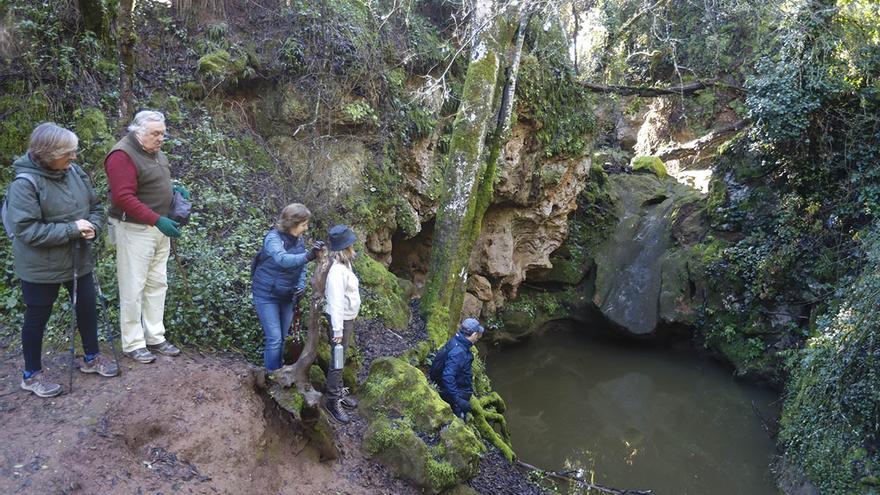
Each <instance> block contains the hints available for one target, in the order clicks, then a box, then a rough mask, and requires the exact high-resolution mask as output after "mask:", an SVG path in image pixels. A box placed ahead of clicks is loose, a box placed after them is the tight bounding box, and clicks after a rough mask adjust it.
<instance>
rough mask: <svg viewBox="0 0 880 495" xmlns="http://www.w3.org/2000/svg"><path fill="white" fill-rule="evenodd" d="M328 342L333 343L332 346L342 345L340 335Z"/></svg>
mask: <svg viewBox="0 0 880 495" xmlns="http://www.w3.org/2000/svg"><path fill="white" fill-rule="evenodd" d="M330 341H331V342H333V343H334V344H341V343H342V335H340V336H339V337H333V338H331V339H330Z"/></svg>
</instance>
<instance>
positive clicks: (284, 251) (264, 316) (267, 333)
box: [251, 203, 324, 371]
mask: <svg viewBox="0 0 880 495" xmlns="http://www.w3.org/2000/svg"><path fill="white" fill-rule="evenodd" d="M311 217H312V213H311V212H310V211H309V209H308V208H306V207H305V205H302V204H300V203H292V204H289V205H287V206H285V207H284V209H283V210H281V215H279V217H278V221H277V222H276V224H275V228H273V229H272V230H270V231H269V232H268V233H267V234H266V237H265V238H264V239H263V248H262V249H261V250H260V252H259V253H257V256H256V257H255V258H254V263H253V266H252V270H251V271H252V274H253V284H252V285H253V296H254V306H255V307H256V309H257V317H259V319H260V324H261V325H262V326H263V336H264V348H263V366H265V367H266V369H267V370H268V371H275V370H277V369H278V368H280V367H281V364H282V363H281V355H282V351H283V344H284V338H285V337H286V336H287V331H288V329H289V328H290V323H291V321H292V320H293V308H294V304H295V303H296V301H297V299H298V298H299V297H301V296H302V294H303V292H304V291H305V286H306V263H308V262H309V261H312V260H314V259H315V256H316V255H317V253H318V251H320V250H321V249H323V247H324V243H323V242H321V241H316V242H315V243H314V245H312V248H311V249H309V250H308V251H306V248H305V242H304V241H303V238H302V235H303V233H305V231H307V230H308V229H309V219H310V218H311Z"/></svg>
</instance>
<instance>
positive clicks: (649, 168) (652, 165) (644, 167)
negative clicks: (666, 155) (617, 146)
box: [630, 156, 668, 179]
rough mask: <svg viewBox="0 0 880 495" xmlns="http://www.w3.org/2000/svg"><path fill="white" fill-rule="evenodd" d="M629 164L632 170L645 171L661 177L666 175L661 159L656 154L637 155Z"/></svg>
mask: <svg viewBox="0 0 880 495" xmlns="http://www.w3.org/2000/svg"><path fill="white" fill-rule="evenodd" d="M630 166H631V167H632V169H633V172H647V173H651V174H654V175H656V176H657V177H660V178H661V179H662V178H664V177H666V176H667V175H668V174H667V172H666V165H664V164H663V160H661V159H660V158H659V157H656V156H637V157H635V158H633V159H632V162H630Z"/></svg>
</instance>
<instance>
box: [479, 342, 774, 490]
mask: <svg viewBox="0 0 880 495" xmlns="http://www.w3.org/2000/svg"><path fill="white" fill-rule="evenodd" d="M587 334H588V332H587V329H579V328H571V327H570V326H569V327H564V326H563V327H560V328H557V329H554V330H551V331H548V332H546V333H544V334H543V335H541V336H538V337H534V338H532V339H531V340H530V341H529V342H528V343H527V344H524V345H518V346H513V347H505V348H503V349H501V350H498V349H490V350H489V351H488V352H487V353H486V363H487V369H488V374H489V376H490V378H491V379H492V384H493V386H494V388H495V390H497V391H498V392H499V393H501V395H502V396H503V397H504V398H505V400H506V401H507V407H508V409H507V412H506V413H505V416H506V418H507V422H508V426H509V427H510V431H511V436H512V439H513V444H514V448H515V450H516V452H517V454H518V455H519V456H520V457H521V459H522V460H523V461H525V462H528V463H530V464H534V465H536V466H539V467H542V468H546V469H552V470H562V469H578V468H583V469H584V470H585V471H586V472H587V473H588V474H587V479H589V477H590V474H589V473H590V472H591V471H592V472H593V473H594V481H595V482H596V483H600V484H603V485H607V486H612V487H615V488H636V489H651V490H654V493H656V494H657V495H705V494H713V495H764V494H767V495H771V494H772V495H776V494H777V493H779V492H778V491H777V490H776V488H775V486H774V483H773V476H772V474H771V472H770V468H769V466H770V463H771V461H772V458H773V455H774V452H775V451H774V444H773V441H772V440H771V439H770V438H769V437H768V435H767V433H766V432H765V431H764V429H763V427H762V424H761V420H760V419H759V417H758V415H757V414H756V413H755V408H757V409H758V411H760V413H761V415H762V416H763V417H766V418H771V417H774V416H775V415H776V414H777V413H778V406H777V405H776V403H775V401H777V396H776V395H775V394H774V393H772V392H771V391H768V390H765V389H762V388H759V387H756V386H750V385H747V384H744V383H742V382H741V381H737V380H735V379H734V378H733V376H732V375H731V372H730V371H729V370H727V369H725V368H724V367H722V366H719V365H718V364H717V363H713V362H711V361H707V360H703V359H700V358H698V357H696V356H694V355H692V354H691V353H686V352H676V351H673V350H670V349H665V348H664V349H658V348H649V347H643V346H633V345H632V344H628V345H627V344H622V343H614V342H609V341H607V340H603V339H597V338H594V337H590V336H588V335H587ZM753 404H754V406H753Z"/></svg>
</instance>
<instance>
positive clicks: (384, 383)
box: [360, 357, 484, 493]
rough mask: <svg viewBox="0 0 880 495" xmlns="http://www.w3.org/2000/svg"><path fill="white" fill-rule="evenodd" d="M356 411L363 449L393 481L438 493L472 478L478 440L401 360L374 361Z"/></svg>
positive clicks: (417, 372)
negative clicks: (362, 423) (362, 425)
mask: <svg viewBox="0 0 880 495" xmlns="http://www.w3.org/2000/svg"><path fill="white" fill-rule="evenodd" d="M360 410H361V412H362V413H363V414H364V416H365V417H366V419H367V421H368V427H367V432H366V434H365V435H364V443H363V447H364V450H365V451H366V452H367V453H368V454H369V455H371V456H375V457H376V458H377V459H379V460H380V461H381V462H382V463H383V464H385V465H387V466H389V467H390V468H391V469H392V471H394V473H395V474H396V475H397V476H399V477H401V478H404V479H407V480H410V481H412V482H414V483H415V484H417V485H419V486H421V487H423V488H424V489H425V490H426V491H428V492H430V493H439V492H441V491H443V490H446V489H448V488H451V487H453V486H455V485H457V484H460V483H462V482H464V481H466V480H468V479H470V478H471V477H473V476H475V475H476V474H477V472H478V470H479V462H480V453H482V452H483V450H484V447H483V443H482V441H481V440H480V439H479V438H478V436H477V435H475V434H474V432H473V431H471V429H470V428H468V427H467V425H465V423H464V422H462V421H461V420H460V419H458V418H456V417H455V416H454V415H453V414H452V409H450V407H449V405H448V404H447V403H446V402H444V401H443V399H441V398H440V396H439V395H438V394H437V391H436V390H435V389H434V387H432V386H431V385H430V384H429V383H428V381H427V379H426V378H425V375H424V373H422V371H420V370H419V369H418V368H416V367H414V366H412V365H410V364H409V363H407V362H406V361H404V360H402V359H398V358H391V357H385V358H379V359H377V360H375V361H373V364H372V366H371V368H370V376H369V378H367V382H366V383H365V385H364V389H363V393H362V395H361V408H360Z"/></svg>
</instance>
